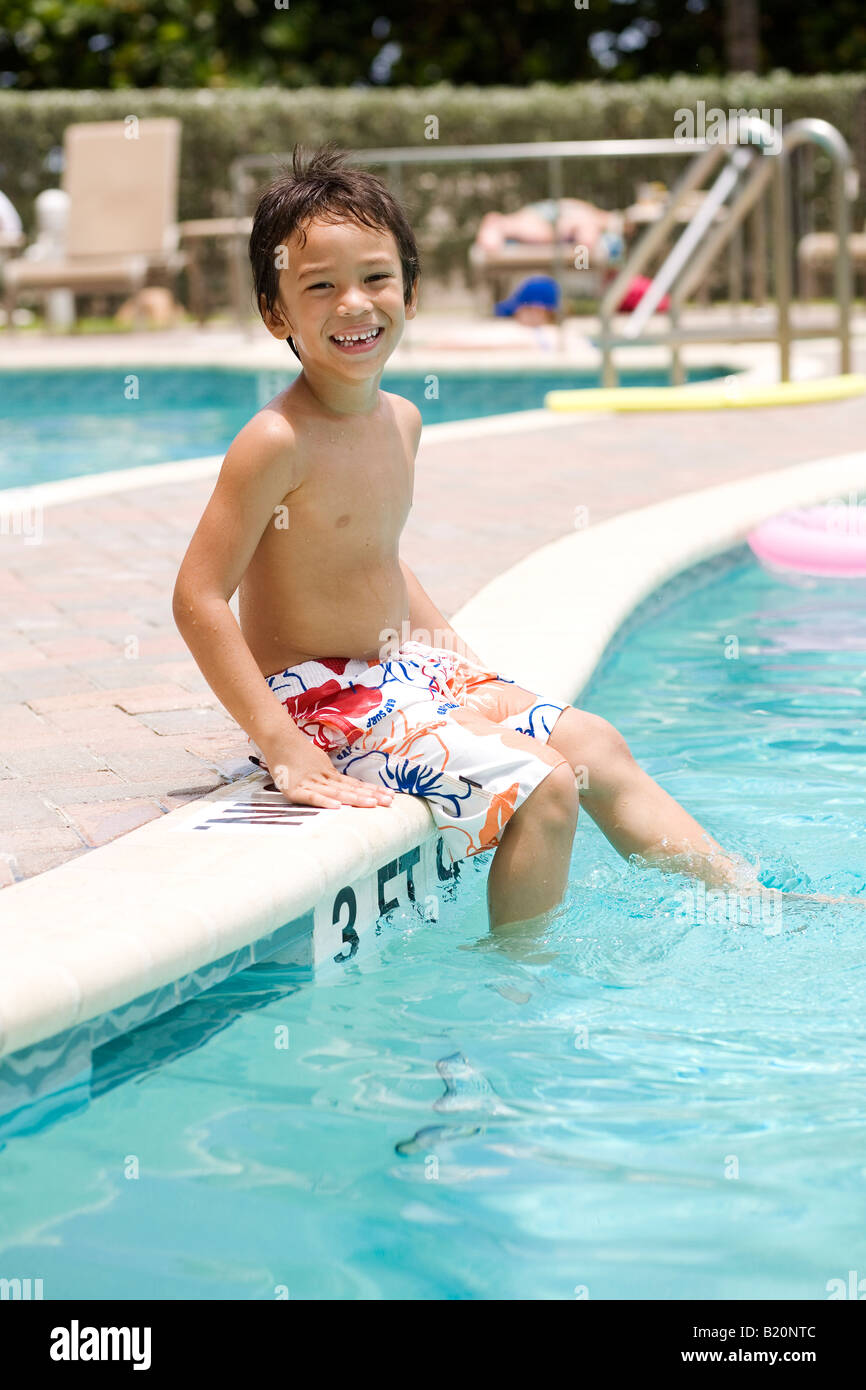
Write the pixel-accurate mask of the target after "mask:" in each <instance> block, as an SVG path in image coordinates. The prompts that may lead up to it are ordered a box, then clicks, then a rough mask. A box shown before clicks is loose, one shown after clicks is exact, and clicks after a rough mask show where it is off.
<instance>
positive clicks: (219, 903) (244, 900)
mask: <svg viewBox="0 0 866 1390" xmlns="http://www.w3.org/2000/svg"><path fill="white" fill-rule="evenodd" d="M860 493H864V494H866V452H864V453H851V454H846V455H841V456H836V457H833V458H827V459H819V460H816V461H815V462H812V463H807V464H798V465H797V466H796V467H792V468H789V469H785V470H781V471H774V472H772V473H768V474H763V475H760V476H758V477H755V478H751V479H748V480H747V481H742V482H736V483H730V484H724V485H722V486H719V487H713V488H707V489H705V490H702V491H700V492H696V493H690V494H688V495H686V496H683V497H679V498H676V499H673V500H671V501H666V502H661V503H658V504H657V505H654V506H651V507H644V508H640V509H639V510H636V511H632V512H628V513H625V514H623V515H621V516H618V517H616V518H614V519H612V520H610V521H605V522H601V523H599V524H598V525H593V524H592V519H591V518H589V524H588V525H587V526H585V527H584V528H583V529H581V530H576V531H574V532H573V533H571V534H569V535H567V536H563V537H562V538H560V539H559V540H557V541H554V542H552V543H551V544H549V545H545V546H543V547H542V548H541V549H540V550H537V551H535V552H534V553H533V554H532V555H529V556H527V557H526V558H525V559H524V560H522V561H520V563H519V564H517V565H515V566H514V567H513V568H512V569H510V570H508V571H506V573H504V574H502V575H499V576H498V577H497V578H496V579H494V580H493V581H492V582H491V583H489V584H487V585H485V587H484V588H483V589H482V590H480V592H479V593H477V594H476V595H475V596H474V597H473V598H472V599H471V600H470V601H469V603H467V604H466V605H465V606H464V607H463V608H462V609H461V610H460V611H459V612H458V613H456V614H455V615H454V617H453V619H452V622H453V625H454V627H455V628H456V630H457V631H458V632H459V633H460V634H461V636H462V637H464V638H465V639H466V641H467V642H468V643H469V644H470V646H472V647H473V648H474V649H475V650H476V651H478V653H479V655H480V656H481V657H482V659H483V660H485V661H486V662H489V663H490V664H491V665H493V666H494V667H497V666H498V667H499V668H501V669H502V670H503V671H504V672H507V674H508V675H509V677H511V678H512V679H514V680H516V681H518V682H519V683H520V684H521V685H525V686H528V687H529V688H531V689H534V690H537V691H538V692H539V693H542V694H544V695H547V696H550V697H552V698H554V699H559V700H565V701H567V702H569V703H570V702H573V701H574V700H575V699H576V698H577V697H578V695H579V694H580V691H581V690H582V689H583V687H584V686H585V685H586V683H587V681H588V680H589V678H590V676H591V675H592V673H593V671H594V669H595V667H596V665H597V663H598V661H599V660H600V658H601V656H602V654H603V652H604V650H605V647H606V646H607V644H608V642H609V641H610V640H611V638H612V637H613V635H614V633H615V632H616V630H617V628H618V627H619V626H620V624H621V623H622V622H623V621H624V620H625V619H626V618H627V617H628V616H629V615H630V614H631V612H632V611H633V610H634V608H635V607H636V606H637V605H638V604H639V603H640V602H641V601H642V600H643V599H645V598H646V597H647V596H648V594H650V593H651V592H652V591H653V590H655V589H656V588H658V587H659V586H660V585H661V584H663V583H665V582H666V581H667V580H668V579H670V578H672V577H673V576H674V575H675V574H677V573H679V572H681V571H683V570H685V569H688V568H689V567H690V566H692V565H694V564H696V563H698V562H699V561H701V560H705V559H708V558H709V557H710V556H712V555H714V554H718V553H720V552H721V551H724V550H726V549H728V548H730V547H731V546H733V545H737V544H740V543H742V541H743V540H744V539H745V537H746V534H747V533H748V531H750V530H751V529H752V527H753V526H755V525H756V524H757V523H758V522H759V521H762V520H764V519H765V518H767V517H769V516H772V515H774V514H775V513H777V512H779V511H783V510H785V509H787V508H789V507H795V506H806V505H810V504H814V503H817V502H822V501H827V500H829V499H831V498H841V499H848V498H849V497H850V496H851V495H852V494H860ZM267 787H268V782H267V779H266V777H265V776H264V775H262V774H261V773H254V774H252V775H251V776H249V777H247V778H244V779H243V780H241V781H238V782H234V783H232V784H231V785H230V786H226V787H221V788H219V789H218V790H217V791H215V792H213V793H211V794H210V795H209V796H206V797H203V798H201V799H199V800H196V801H193V802H190V803H188V804H187V805H185V806H183V807H180V808H179V809H178V810H175V811H172V812H170V813H169V814H167V815H165V816H163V817H161V818H160V819H158V820H155V821H150V822H148V823H147V824H146V825H143V826H141V827H140V828H139V829H137V830H133V831H131V832H130V833H128V834H126V835H123V836H121V837H120V838H119V839H117V840H114V841H112V842H111V843H110V844H108V845H106V846H104V847H102V848H100V849H94V850H91V851H89V852H88V853H86V854H82V855H80V856H79V857H78V858H76V859H73V860H70V861H68V862H67V863H65V864H62V865H60V866H59V867H57V868H55V869H50V870H48V871H47V872H45V873H42V874H39V875H37V876H35V877H34V878H31V879H28V880H26V881H25V882H23V883H19V884H15V885H14V886H12V887H10V888H6V889H5V890H4V891H3V892H2V894H0V1057H2V1061H0V1116H5V1117H6V1119H5V1121H4V1123H3V1129H4V1131H8V1128H9V1126H11V1127H12V1129H13V1130H14V1128H15V1126H16V1123H18V1121H17V1120H16V1117H19V1118H20V1124H21V1125H25V1124H26V1125H29V1124H31V1123H32V1122H33V1116H34V1113H36V1112H38V1111H39V1110H40V1108H42V1109H44V1108H46V1107H47V1108H49V1109H52V1110H56V1109H57V1108H58V1107H59V1108H61V1109H62V1108H63V1106H64V1105H68V1104H70V1103H72V1102H71V1099H70V1098H71V1097H74V1095H75V1094H76V1092H77V1090H78V1088H80V1087H82V1086H83V1087H86V1086H87V1084H88V1077H89V1072H90V1067H91V1058H92V1054H93V1051H94V1050H95V1049H96V1048H98V1047H99V1046H100V1045H101V1044H102V1043H104V1042H106V1041H109V1040H110V1039H111V1038H114V1037H116V1036H118V1035H119V1034H120V1033H123V1032H128V1031H129V1030H130V1029H132V1028H135V1027H137V1026H138V1025H140V1024H141V1023H144V1022H145V1021H147V1020H150V1019H152V1018H155V1017H157V1016H158V1015H160V1014H162V1013H165V1012H166V1011H168V1010H169V1009H172V1008H175V1007H177V1006H178V1005H179V1004H181V1003H183V1002H184V1001H185V1000H187V999H189V998H192V997H194V996H195V995H196V994H199V993H201V992H202V991H203V990H205V989H208V988H209V987H210V986H211V985H213V984H215V983H217V982H218V981H220V980H222V979H225V978H227V977H228V976H229V975H232V974H235V973H236V972H237V971H240V970H243V969H246V968H247V967H248V966H249V965H251V964H253V963H255V962H257V961H262V960H266V959H272V960H278V961H281V962H286V963H296V964H298V965H302V966H308V967H311V968H312V969H313V970H315V971H319V970H322V969H327V970H332V969H341V968H342V966H343V963H344V962H345V961H346V960H347V959H351V958H352V957H353V956H354V955H355V954H357V952H358V951H359V950H362V949H363V946H364V941H365V938H369V937H370V935H371V934H372V933H373V932H374V929H375V926H376V923H377V921H378V919H379V918H380V917H381V916H382V915H383V914H384V913H386V912H389V911H391V910H392V909H394V908H397V909H404V910H408V911H409V912H411V913H413V914H417V916H418V919H419V920H423V921H426V922H427V923H428V926H429V930H431V931H435V929H436V926H435V923H436V919H437V917H438V901H439V896H440V894H441V892H442V890H443V888H444V887H445V886H446V885H454V884H455V883H457V884H459V878H460V873H461V870H464V871H465V867H466V862H467V861H463V862H462V863H459V864H456V865H453V864H451V863H450V862H449V861H448V857H447V855H444V856H443V851H442V843H441V840H440V837H439V836H438V834H437V833H436V830H435V827H434V824H433V820H432V817H431V815H430V812H429V810H428V809H427V807H426V805H425V804H424V803H423V802H422V801H419V800H418V799H417V798H412V797H409V796H403V795H400V796H396V797H395V798H394V801H393V803H392V804H391V806H389V807H380V808H376V809H359V808H350V807H343V808H342V809H341V810H339V811H325V810H314V809H312V808H307V807H292V806H289V805H288V803H286V802H285V801H284V799H283V797H282V796H281V795H280V793H278V792H276V791H269V790H267ZM34 1107H36V1110H35V1111H34Z"/></svg>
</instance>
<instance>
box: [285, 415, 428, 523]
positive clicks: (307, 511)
mask: <svg viewBox="0 0 866 1390" xmlns="http://www.w3.org/2000/svg"><path fill="white" fill-rule="evenodd" d="M306 463H307V466H306V468H305V470H304V472H305V477H304V481H303V483H302V484H301V486H300V487H299V488H298V489H297V490H296V491H295V492H294V493H292V494H291V495H290V496H289V498H288V499H287V502H288V506H289V510H290V517H291V515H294V516H295V519H296V521H297V523H298V524H302V525H303V527H304V529H305V531H306V535H307V537H308V539H310V540H312V539H313V538H314V537H315V539H316V541H317V542H323V543H325V544H327V542H328V539H329V538H333V539H335V540H337V541H338V542H339V543H341V544H347V545H348V544H355V543H358V544H361V545H364V544H366V543H370V542H373V541H375V540H377V539H378V540H381V541H386V542H387V541H388V540H390V539H392V538H394V537H396V536H397V535H399V533H400V531H401V530H402V529H403V526H404V524H405V522H406V518H407V516H408V514H409V508H410V506H411V504H412V477H413V461H412V458H411V456H410V455H409V453H408V451H407V450H406V448H405V445H404V444H403V441H402V440H400V439H397V440H393V439H392V440H388V441H383V442H382V443H381V445H380V446H379V447H369V446H368V447H358V448H353V447H351V446H348V445H346V444H345V443H343V442H339V443H336V444H332V443H330V442H325V443H324V444H323V446H322V447H319V448H317V449H316V451H315V453H314V454H310V455H309V456H308V458H307V460H306ZM290 524H291V523H290Z"/></svg>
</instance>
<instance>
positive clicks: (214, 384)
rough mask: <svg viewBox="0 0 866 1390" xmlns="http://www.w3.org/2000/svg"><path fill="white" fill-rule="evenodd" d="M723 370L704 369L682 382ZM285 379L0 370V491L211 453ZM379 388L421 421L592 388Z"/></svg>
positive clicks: (512, 383)
mask: <svg viewBox="0 0 866 1390" xmlns="http://www.w3.org/2000/svg"><path fill="white" fill-rule="evenodd" d="M735 370H736V369H735V368H731V367H724V366H719V367H705V368H700V369H695V370H693V371H691V372H690V373H689V380H690V381H705V380H708V379H710V378H712V377H717V376H724V375H726V374H728V373H730V372H732V371H735ZM294 375H295V373H294V371H292V370H289V369H286V370H285V371H279V372H273V371H266V372H265V371H240V370H235V369H232V368H219V367H135V366H132V367H117V368H111V369H109V368H95V367H93V368H87V369H69V370H57V371H50V372H49V371H0V488H7V487H23V486H28V485H30V484H31V483H45V482H50V481H53V480H55V479H57V478H73V477H77V476H79V475H81V474H86V473H105V472H108V471H109V470H111V469H116V468H133V467H136V466H140V465H142V464H148V463H166V462H168V461H169V460H174V459H186V458H203V457H205V456H207V455H210V454H222V453H224V452H225V450H226V449H227V448H228V446H229V444H230V443H231V441H232V439H233V438H234V436H235V435H236V434H237V432H238V430H239V429H241V427H242V426H243V425H245V424H246V422H247V420H249V418H250V416H251V415H254V414H255V412H256V411H257V410H260V409H261V407H262V406H263V405H266V404H267V402H268V401H269V400H271V399H272V398H273V397H274V396H275V395H276V393H277V392H278V391H281V390H283V389H284V388H285V387H286V386H288V384H289V382H290V381H291V380H292V378H293V377H294ZM382 384H383V386H384V387H385V389H386V390H389V391H396V392H397V393H398V394H399V395H402V396H408V398H409V399H410V400H412V401H414V402H415V404H416V405H417V406H418V408H419V409H420V411H421V413H422V415H423V417H424V422H425V424H428V425H432V424H437V423H440V422H442V421H445V420H465V419H472V418H474V417H476V416H481V415H500V414H507V413H510V412H513V411H516V410H534V409H537V408H540V407H541V406H543V405H544V396H545V393H546V392H547V391H554V390H567V389H575V388H577V387H581V386H586V387H589V386H600V385H601V379H600V377H598V376H596V375H594V374H592V373H589V372H586V373H578V372H573V371H572V372H568V371H560V372H532V371H526V370H523V371H501V372H499V371H497V372H489V373H472V372H464V373H459V372H448V373H444V372H443V373H440V374H438V375H436V376H431V375H430V374H422V373H417V374H414V375H410V374H408V373H398V372H390V373H388V374H387V375H386V376H385V378H384V379H383V383H382ZM622 384H623V386H626V387H628V386H666V385H667V384H668V376H667V373H666V372H663V371H659V372H655V373H653V372H643V373H639V372H634V373H628V372H624V373H623V374H622Z"/></svg>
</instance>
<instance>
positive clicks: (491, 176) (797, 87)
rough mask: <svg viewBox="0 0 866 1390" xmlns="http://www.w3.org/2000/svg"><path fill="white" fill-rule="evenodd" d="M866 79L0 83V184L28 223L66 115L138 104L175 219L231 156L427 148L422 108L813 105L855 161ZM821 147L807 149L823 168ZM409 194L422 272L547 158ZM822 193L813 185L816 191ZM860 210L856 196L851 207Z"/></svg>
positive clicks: (445, 115) (471, 135)
mask: <svg viewBox="0 0 866 1390" xmlns="http://www.w3.org/2000/svg"><path fill="white" fill-rule="evenodd" d="M864 92H866V78H864V77H863V76H860V75H857V74H845V75H838V74H836V75H832V76H820V77H795V76H792V75H791V74H789V73H786V72H776V73H772V74H769V75H767V76H763V77H756V76H752V75H750V74H737V75H735V76H730V77H725V78H718V79H709V78H705V77H700V78H698V77H688V76H678V77H674V78H664V79H662V78H647V79H644V80H641V81H639V82H634V83H629V84H615V83H607V82H588V83H580V84H576V85H574V86H567V87H561V86H553V85H551V84H547V83H539V84H537V85H535V86H531V87H525V88H517V89H515V88H510V87H498V88H497V87H486V88H479V87H451V86H449V85H446V84H442V85H439V86H435V87H427V88H405V87H404V88H395V89H390V90H369V89H359V90H355V89H352V88H348V89H327V88H308V89H307V90H304V91H284V90H282V89H278V88H265V89H262V90H260V91H250V90H245V89H228V90H223V91H219V92H217V91H213V90H210V89H207V90H201V91H174V90H168V89H149V90H137V89H130V90H128V91H106V92H74V91H47V92H35V93H32V94H23V93H13V92H8V91H7V92H2V93H0V189H2V190H3V191H4V192H5V193H6V194H7V195H8V196H9V197H10V198H11V199H12V201H13V203H14V204H15V205H16V207H18V209H19V211H20V212H21V215H22V217H23V218H24V220H25V224H26V225H27V227H28V229H29V228H30V227H31V226H32V211H33V199H34V197H35V195H36V194H37V193H38V192H40V190H41V189H43V188H48V187H52V186H56V184H57V182H58V178H59V175H58V173H57V151H58V148H59V147H60V146H61V145H62V141H63V131H64V129H65V127H66V126H67V125H68V124H69V123H70V122H73V121H94V120H117V119H121V118H123V117H124V116H127V115H130V114H134V115H137V116H139V117H140V118H144V117H147V116H168V115H173V116H177V117H179V118H180V120H181V121H182V123H183V154H182V166H181V188H180V217H181V218H182V219H184V218H192V217H209V216H218V215H221V214H225V213H226V212H228V211H230V201H229V179H228V170H229V166H230V164H231V162H232V160H233V159H234V158H236V157H237V156H238V155H240V154H271V153H282V152H284V151H286V150H289V149H290V148H291V146H292V144H293V143H294V142H295V141H298V140H300V141H302V142H303V143H304V144H308V145H317V144H320V143H322V142H324V141H325V140H336V141H338V142H339V143H340V144H342V145H344V146H345V147H347V148H363V147H368V148H369V147H373V146H388V145H428V146H429V142H428V141H427V140H425V119H426V118H427V117H428V116H431V115H434V116H436V117H437V119H438V121H439V143H440V144H443V145H445V144H469V143H473V144H480V143H491V144H495V143H500V142H505V141H534V140H589V139H614V138H630V137H632V138H633V137H637V136H662V137H670V136H672V135H673V133H674V127H675V121H674V112H675V111H676V110H677V109H678V108H680V107H690V108H692V109H694V108H695V106H696V103H697V102H698V101H699V100H700V101H703V102H705V103H706V106H707V108H708V109H709V108H710V107H712V106H719V107H722V108H723V109H725V110H727V109H729V108H731V107H734V108H739V107H758V108H759V109H760V108H763V107H768V108H770V109H771V110H775V109H776V108H780V109H781V111H782V116H783V120H784V122H785V123H786V124H787V123H788V122H790V121H792V120H796V119H797V118H798V117H801V116H820V117H823V118H824V119H825V120H828V121H830V122H831V123H832V124H833V125H835V126H837V127H838V128H839V130H841V131H842V133H843V134H844V135H845V137H846V138H847V139H848V140H849V142H850V143H851V144H852V146H853V148H854V150H855V154H856V156H857V159H858V163H859V164H860V166H861V184H863V185H864V189H866V171H864V169H863V167H862V165H863V159H864V144H866V141H864V133H863V130H862V128H861V127H862V126H863V123H864V108H866V98H864V95H863V94H864ZM822 163H824V164H826V161H825V160H823V157H822V156H818V157H817V159H816V160H815V169H816V174H817V177H818V178H819V179H820V178H821V177H822V173H823V172H825V171H822ZM684 166H685V161H684V160H683V159H682V157H676V156H673V157H668V158H659V159H655V160H653V161H649V160H641V161H636V160H634V159H631V160H604V161H602V160H594V161H592V162H591V163H590V162H587V161H581V162H569V163H567V164H566V166H565V192H566V193H567V194H570V195H572V196H577V197H587V198H590V199H591V200H593V201H597V202H599V203H600V204H601V205H603V206H606V207H621V206H624V205H626V204H627V203H629V202H631V201H633V198H634V191H635V184H636V182H637V181H638V179H642V178H662V179H664V180H665V181H666V182H668V183H670V182H671V180H672V179H674V178H675V177H676V176H677V174H678V173H679V172H680V171H681V170H682V169H683V168H684ZM403 191H404V195H405V197H406V201H407V204H408V206H409V209H410V212H411V214H412V215H413V217H414V218H415V221H416V226H417V228H418V231H419V235H420V240H421V244H422V249H423V252H424V255H425V265H426V269H427V270H428V272H430V271H437V270H438V271H444V270H447V269H451V268H453V267H455V266H458V265H461V264H463V263H464V262H465V252H466V247H467V246H468V244H469V243H470V241H471V240H472V237H473V236H474V232H475V227H476V226H477V223H478V220H479V217H480V216H481V214H482V213H483V212H484V211H485V210H486V209H488V208H491V207H498V208H503V207H504V208H512V207H516V206H519V205H520V203H522V202H525V201H528V200H529V199H532V198H537V197H544V196H545V195H546V192H547V171H546V168H545V167H544V165H543V164H539V165H538V166H532V165H527V164H515V165H488V166H487V167H486V168H485V169H483V170H482V169H480V168H479V167H478V166H475V167H474V168H473V167H471V166H462V168H461V167H456V166H453V165H452V166H447V167H446V166H441V167H439V168H436V167H435V166H427V167H426V168H423V167H422V168H420V169H419V168H416V169H414V170H407V173H406V177H405V182H404V189H403ZM819 191H820V190H819ZM857 215H858V216H859V217H860V218H861V219H862V217H863V215H864V206H863V204H862V202H861V205H860V206H859V207H858V209H857Z"/></svg>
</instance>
